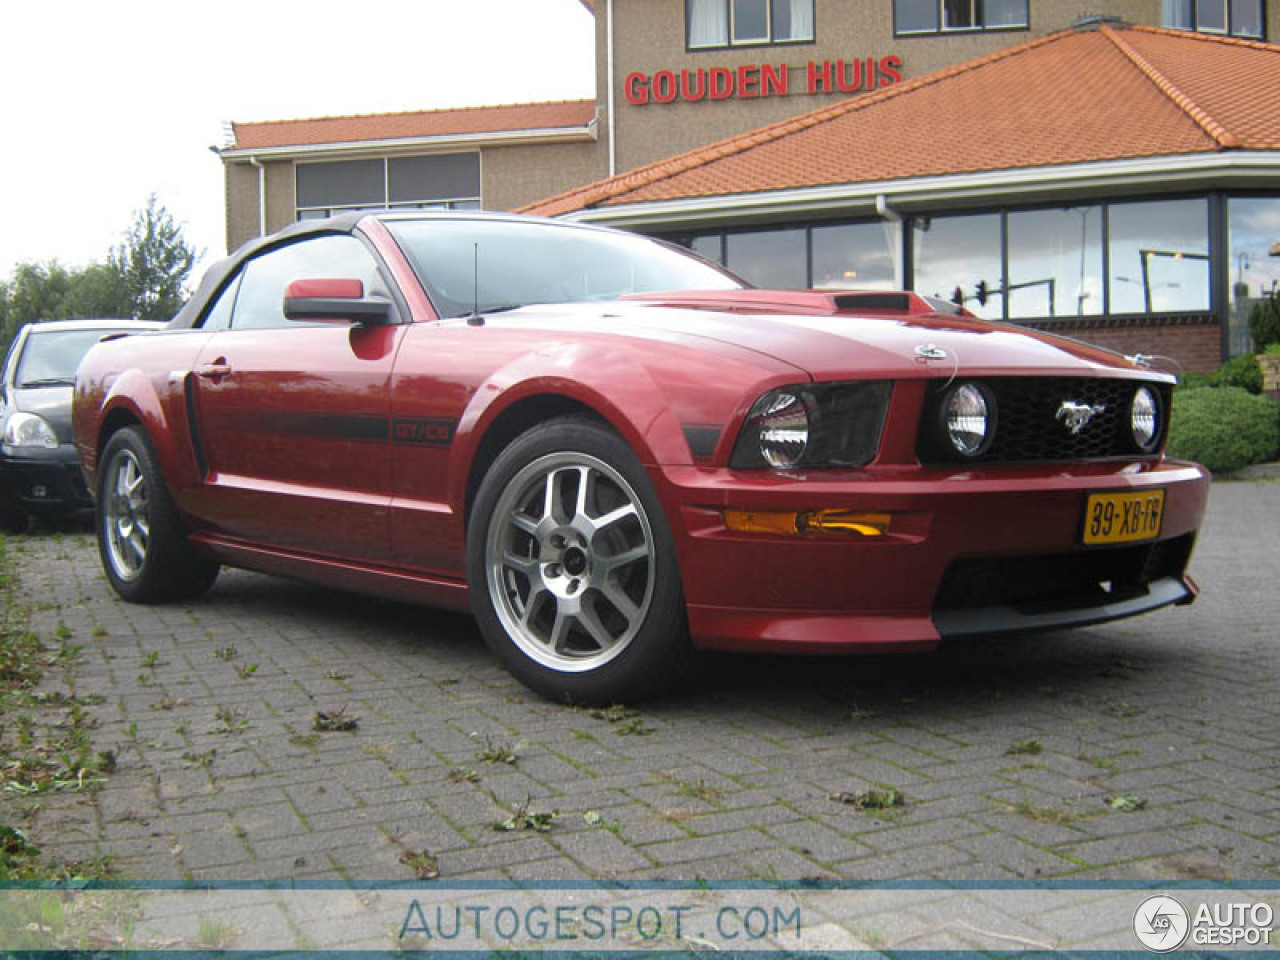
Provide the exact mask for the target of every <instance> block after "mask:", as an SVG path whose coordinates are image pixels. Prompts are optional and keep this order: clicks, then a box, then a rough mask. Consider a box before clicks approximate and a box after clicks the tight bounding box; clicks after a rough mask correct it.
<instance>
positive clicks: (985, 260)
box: [912, 213, 1004, 320]
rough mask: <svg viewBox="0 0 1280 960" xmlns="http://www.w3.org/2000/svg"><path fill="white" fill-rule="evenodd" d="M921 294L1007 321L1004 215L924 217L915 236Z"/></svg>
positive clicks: (919, 291)
mask: <svg viewBox="0 0 1280 960" xmlns="http://www.w3.org/2000/svg"><path fill="white" fill-rule="evenodd" d="M912 234H913V240H914V244H915V272H916V275H915V289H916V292H917V293H922V294H925V295H926V296H935V297H940V298H941V299H943V300H950V301H951V302H952V303H959V304H961V305H962V306H964V307H966V308H967V309H968V310H970V311H972V312H973V313H975V314H977V315H978V316H980V317H983V318H985V319H988V320H999V319H1001V318H1002V317H1003V316H1004V292H1003V286H1004V284H1003V273H1004V271H1003V269H1002V267H1001V255H1000V250H1001V230H1000V215H999V214H996V213H988V214H979V215H977V216H965V217H933V218H928V217H921V218H920V219H918V220H916V221H915V229H914V230H913V231H912Z"/></svg>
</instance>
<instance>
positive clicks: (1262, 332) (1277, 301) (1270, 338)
mask: <svg viewBox="0 0 1280 960" xmlns="http://www.w3.org/2000/svg"><path fill="white" fill-rule="evenodd" d="M1249 334H1250V336H1252V337H1253V349H1254V351H1255V352H1256V353H1262V352H1263V351H1264V350H1266V349H1267V346H1268V345H1269V344H1272V343H1280V295H1277V294H1275V293H1273V294H1271V296H1269V297H1268V298H1267V299H1266V300H1263V301H1260V302H1259V303H1255V304H1254V305H1253V310H1252V311H1250V313H1249Z"/></svg>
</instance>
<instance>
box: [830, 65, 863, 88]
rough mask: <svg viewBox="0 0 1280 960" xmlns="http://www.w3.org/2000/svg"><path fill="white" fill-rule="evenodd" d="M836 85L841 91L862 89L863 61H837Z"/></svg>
mask: <svg viewBox="0 0 1280 960" xmlns="http://www.w3.org/2000/svg"><path fill="white" fill-rule="evenodd" d="M836 86H837V87H839V88H840V92H841V93H857V92H858V91H859V90H861V89H862V61H861V60H854V61H853V62H852V63H845V62H844V61H843V60H837V61H836Z"/></svg>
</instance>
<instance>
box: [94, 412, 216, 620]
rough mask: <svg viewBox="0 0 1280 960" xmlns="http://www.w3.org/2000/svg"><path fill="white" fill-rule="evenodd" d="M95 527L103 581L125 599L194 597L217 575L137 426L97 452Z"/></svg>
mask: <svg viewBox="0 0 1280 960" xmlns="http://www.w3.org/2000/svg"><path fill="white" fill-rule="evenodd" d="M96 525H97V531H98V552H99V553H100V554H101V556H102V568H103V570H104V571H105V572H106V575H107V580H108V582H109V583H110V584H111V587H112V589H114V590H115V592H116V593H118V594H119V595H120V596H121V597H122V598H124V599H125V600H128V601H129V602H130V603H166V602H168V601H173V600H194V599H195V598H196V597H199V596H202V595H203V594H204V593H206V592H207V591H208V589H209V588H210V587H211V586H213V581H214V580H215V579H217V576H218V563H217V561H215V560H213V559H212V558H211V557H208V556H206V555H205V554H202V553H200V552H198V551H197V550H196V549H195V548H194V547H192V546H191V544H190V543H189V542H188V541H187V538H186V535H185V533H184V531H183V529H182V523H181V521H180V519H179V517H178V511H177V508H176V507H175V506H174V505H173V500H172V499H171V498H170V496H169V489H168V487H166V486H165V482H164V474H163V473H162V471H161V469H160V461H159V460H158V459H157V458H156V454H155V451H154V450H153V449H152V447H151V443H150V441H148V440H147V436H146V434H145V433H143V431H142V428H141V427H125V428H124V429H122V430H119V431H117V432H116V433H114V434H112V435H111V439H110V440H108V441H107V445H106V447H105V448H104V449H103V451H102V458H101V468H100V469H99V472H98V499H97V524H96Z"/></svg>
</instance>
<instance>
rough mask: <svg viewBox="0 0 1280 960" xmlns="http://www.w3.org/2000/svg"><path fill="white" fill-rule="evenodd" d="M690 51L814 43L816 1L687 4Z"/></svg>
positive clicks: (701, 0) (703, 0)
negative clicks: (767, 44)
mask: <svg viewBox="0 0 1280 960" xmlns="http://www.w3.org/2000/svg"><path fill="white" fill-rule="evenodd" d="M685 25H686V29H687V31H688V38H689V47H690V49H699V48H704V47H727V46H731V45H735V46H736V45H738V44H762V43H791V42H797V41H804V40H812V39H813V0H685Z"/></svg>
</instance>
